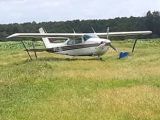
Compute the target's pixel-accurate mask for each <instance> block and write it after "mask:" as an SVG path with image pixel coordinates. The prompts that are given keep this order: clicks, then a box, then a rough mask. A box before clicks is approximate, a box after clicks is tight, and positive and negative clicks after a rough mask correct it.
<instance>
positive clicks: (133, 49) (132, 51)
mask: <svg viewBox="0 0 160 120" xmlns="http://www.w3.org/2000/svg"><path fill="white" fill-rule="evenodd" d="M137 40H138V39H136V40H135V41H134V44H133V48H132V53H133V52H134V49H135V46H136V43H137Z"/></svg>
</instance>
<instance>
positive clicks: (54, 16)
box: [0, 0, 160, 24]
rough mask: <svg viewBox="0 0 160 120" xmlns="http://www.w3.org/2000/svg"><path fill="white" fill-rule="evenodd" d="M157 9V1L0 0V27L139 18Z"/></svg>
mask: <svg viewBox="0 0 160 120" xmlns="http://www.w3.org/2000/svg"><path fill="white" fill-rule="evenodd" d="M117 3H118V4H117ZM159 5H160V1H159V0H155V1H154V2H153V1H152V0H141V1H139V0H128V1H126V0H121V1H120V2H119V1H118V0H88V1H85V0H54V1H52V0H45V1H43V0H34V1H32V0H1V1H0V7H1V11H2V14H1V17H0V24H9V23H11V24H12V23H26V22H33V21H35V22H37V23H39V22H47V21H54V22H58V21H73V20H77V19H79V20H90V19H92V20H93V19H98V20H99V19H114V18H116V17H130V16H134V17H139V16H145V15H146V13H147V12H148V11H160V7H159Z"/></svg>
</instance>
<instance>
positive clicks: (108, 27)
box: [107, 27, 109, 39]
mask: <svg viewBox="0 0 160 120" xmlns="http://www.w3.org/2000/svg"><path fill="white" fill-rule="evenodd" d="M107 39H109V27H107Z"/></svg>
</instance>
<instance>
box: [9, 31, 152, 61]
mask: <svg viewBox="0 0 160 120" xmlns="http://www.w3.org/2000/svg"><path fill="white" fill-rule="evenodd" d="M92 29H93V28H92ZM93 31H94V29H93ZM39 32H40V33H15V34H13V35H10V36H8V37H7V38H14V37H27V38H28V37H32V38H42V40H43V42H44V45H45V48H44V49H36V48H35V45H34V44H33V49H27V48H26V46H25V44H24V42H23V41H22V44H23V45H24V47H25V49H26V51H27V53H28V55H29V57H30V59H32V58H31V55H30V54H29V51H32V52H35V57H36V58H37V54H36V52H42V51H47V52H51V53H57V54H62V55H68V56H97V57H98V58H99V59H101V57H100V56H102V55H103V54H104V53H106V52H107V51H108V49H109V47H111V48H112V49H114V50H115V51H117V49H116V48H115V47H114V46H113V45H112V44H111V41H110V40H109V39H108V37H109V36H127V35H129V36H133V35H148V34H151V33H152V31H131V32H109V28H108V29H107V32H106V33H96V32H95V31H94V33H75V32H74V33H47V32H46V31H45V30H44V29H43V28H40V29H39ZM100 37H103V38H100ZM104 37H106V39H104ZM57 40H58V41H64V42H59V43H57V42H56V41H57ZM136 42H137V40H136V41H135V44H136ZM135 44H134V46H133V50H132V52H133V51H134V47H135Z"/></svg>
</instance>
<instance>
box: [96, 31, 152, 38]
mask: <svg viewBox="0 0 160 120" xmlns="http://www.w3.org/2000/svg"><path fill="white" fill-rule="evenodd" d="M149 34H152V31H130V32H109V33H96V35H98V36H100V37H104V36H107V35H109V36H134V35H149Z"/></svg>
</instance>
